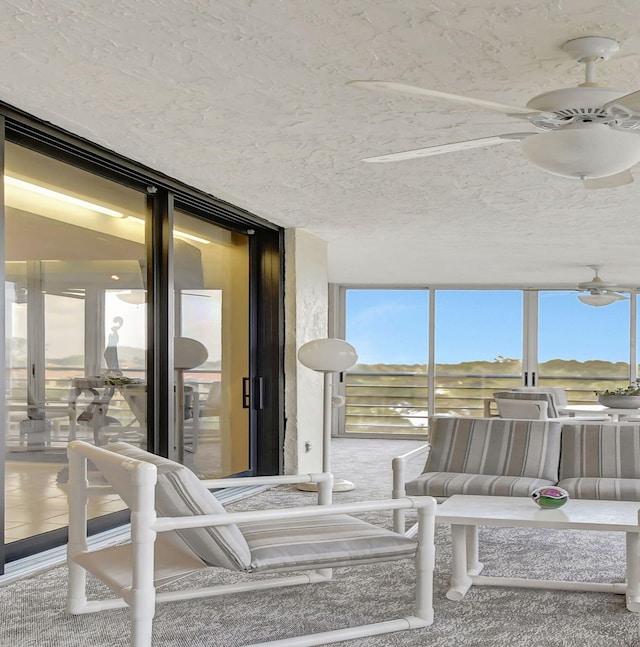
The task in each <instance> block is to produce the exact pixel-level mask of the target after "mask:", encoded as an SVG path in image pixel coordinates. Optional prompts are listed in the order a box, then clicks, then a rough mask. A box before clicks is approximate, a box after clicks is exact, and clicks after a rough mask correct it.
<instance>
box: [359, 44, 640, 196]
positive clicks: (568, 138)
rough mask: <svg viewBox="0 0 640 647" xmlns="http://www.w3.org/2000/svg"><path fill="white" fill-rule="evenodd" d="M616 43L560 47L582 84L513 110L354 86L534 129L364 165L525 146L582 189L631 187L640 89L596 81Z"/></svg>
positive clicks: (379, 85) (412, 89)
mask: <svg viewBox="0 0 640 647" xmlns="http://www.w3.org/2000/svg"><path fill="white" fill-rule="evenodd" d="M619 47H620V46H619V44H618V43H617V41H615V40H613V39H612V38H605V37H600V36H585V37H582V38H576V39H573V40H570V41H567V42H566V43H565V44H564V45H563V46H562V49H563V50H564V51H565V52H567V53H568V54H569V55H571V56H573V57H574V58H575V59H576V60H577V61H579V62H580V63H584V65H585V80H584V82H583V83H581V84H580V85H578V86H577V87H571V88H561V89H559V90H551V91H550V92H545V93H543V94H540V95H537V96H535V97H534V98H533V99H531V100H530V101H529V102H528V103H527V105H526V107H524V108H523V107H515V106H510V105H506V104H502V103H495V102H493V101H485V100H482V99H475V98H472V97H465V96H461V95H457V94H449V93H446V92H440V91H438V90H428V89H425V88H419V87H416V86H412V85H406V84H404V83H396V82H391V81H349V82H348V83H347V85H354V86H358V87H363V88H367V89H374V90H383V91H391V92H399V93H402V94H409V95H414V96H423V97H427V98H431V99H440V100H446V101H448V102H455V103H460V104H465V105H471V106H476V107H479V108H484V109H488V110H494V111H497V112H502V113H504V114H506V115H508V116H510V117H513V118H515V119H522V120H525V121H528V122H529V124H530V125H531V126H533V127H534V128H535V129H536V130H535V131H532V132H514V133H503V134H500V135H493V136H490V137H482V138H480V139H470V140H466V141H460V142H452V143H449V144H442V145H439V146H429V147H426V148H418V149H415V150H409V151H404V152H400V153H392V154H389V155H380V156H378V157H368V158H365V159H364V160H363V161H365V162H396V161H402V160H409V159H415V158H419V157H429V156H431V155H441V154H443V153H451V152H454V151H461V150H468V149H471V148H482V147H485V146H495V145H498V144H506V143H509V142H521V143H522V151H523V153H524V155H525V157H527V158H528V159H529V161H530V162H532V163H533V164H535V165H537V166H539V167H540V168H542V169H544V170H545V171H547V172H549V173H552V174H554V175H559V176H563V177H570V178H579V179H581V180H583V182H584V185H585V188H589V189H598V188H611V187H616V186H621V185H624V184H629V183H631V182H633V176H632V175H631V171H630V169H631V167H633V166H634V165H635V164H637V163H638V162H640V137H638V135H640V90H638V91H635V92H632V93H630V94H624V93H623V92H621V91H619V90H614V89H611V88H607V87H603V86H601V85H599V84H597V83H596V82H595V66H596V64H597V63H598V62H600V61H604V60H607V59H608V58H609V57H610V56H611V55H612V54H615V53H616V52H617V51H618V50H619Z"/></svg>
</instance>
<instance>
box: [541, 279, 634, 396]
mask: <svg viewBox="0 0 640 647" xmlns="http://www.w3.org/2000/svg"><path fill="white" fill-rule="evenodd" d="M629 304H630V301H629V300H621V301H616V302H615V303H612V304H611V305H608V306H606V307H599V308H596V307H594V306H588V305H585V304H584V303H581V302H580V301H579V300H578V298H577V296H576V293H575V292H568V291H540V292H539V293H538V375H537V382H536V384H537V386H540V387H545V386H546V387H551V386H557V387H562V388H564V389H565V390H566V392H567V399H568V401H569V404H580V403H588V404H594V403H595V395H594V391H595V390H604V389H610V388H616V387H617V386H623V385H626V384H628V382H629V367H630V364H629V358H630V339H629V335H630V326H629V316H630V307H629Z"/></svg>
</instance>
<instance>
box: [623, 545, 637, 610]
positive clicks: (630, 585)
mask: <svg viewBox="0 0 640 647" xmlns="http://www.w3.org/2000/svg"><path fill="white" fill-rule="evenodd" d="M626 597H627V609H629V611H640V534H639V533H637V532H628V533H627V596H626Z"/></svg>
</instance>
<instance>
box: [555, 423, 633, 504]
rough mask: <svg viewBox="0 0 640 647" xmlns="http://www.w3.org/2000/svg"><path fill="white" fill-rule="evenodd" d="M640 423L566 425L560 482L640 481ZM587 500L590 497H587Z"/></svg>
mask: <svg viewBox="0 0 640 647" xmlns="http://www.w3.org/2000/svg"><path fill="white" fill-rule="evenodd" d="M639 456H640V424H638V423H624V422H619V423H602V424H598V423H593V422H592V423H581V424H565V425H563V426H562V452H561V460H560V479H561V480H565V479H572V478H583V477H586V478H590V477H591V478H605V479H607V478H620V479H640V460H638V457H639ZM583 498H586V497H583Z"/></svg>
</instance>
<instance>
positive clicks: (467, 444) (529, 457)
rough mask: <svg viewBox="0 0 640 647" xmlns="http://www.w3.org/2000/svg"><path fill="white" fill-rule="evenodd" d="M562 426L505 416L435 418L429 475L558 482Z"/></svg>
mask: <svg viewBox="0 0 640 647" xmlns="http://www.w3.org/2000/svg"><path fill="white" fill-rule="evenodd" d="M560 429H561V427H560V423H558V422H553V421H548V420H507V419H504V418H466V417H458V418H455V417H447V418H433V419H432V421H431V426H430V440H431V449H430V451H429V455H428V457H427V462H426V465H425V468H424V470H423V472H424V473H432V472H454V473H460V474H477V475H487V476H493V477H495V476H496V475H499V476H509V477H526V478H530V479H542V480H544V481H545V482H546V481H551V482H553V483H555V482H557V480H558V463H559V460H560Z"/></svg>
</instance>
